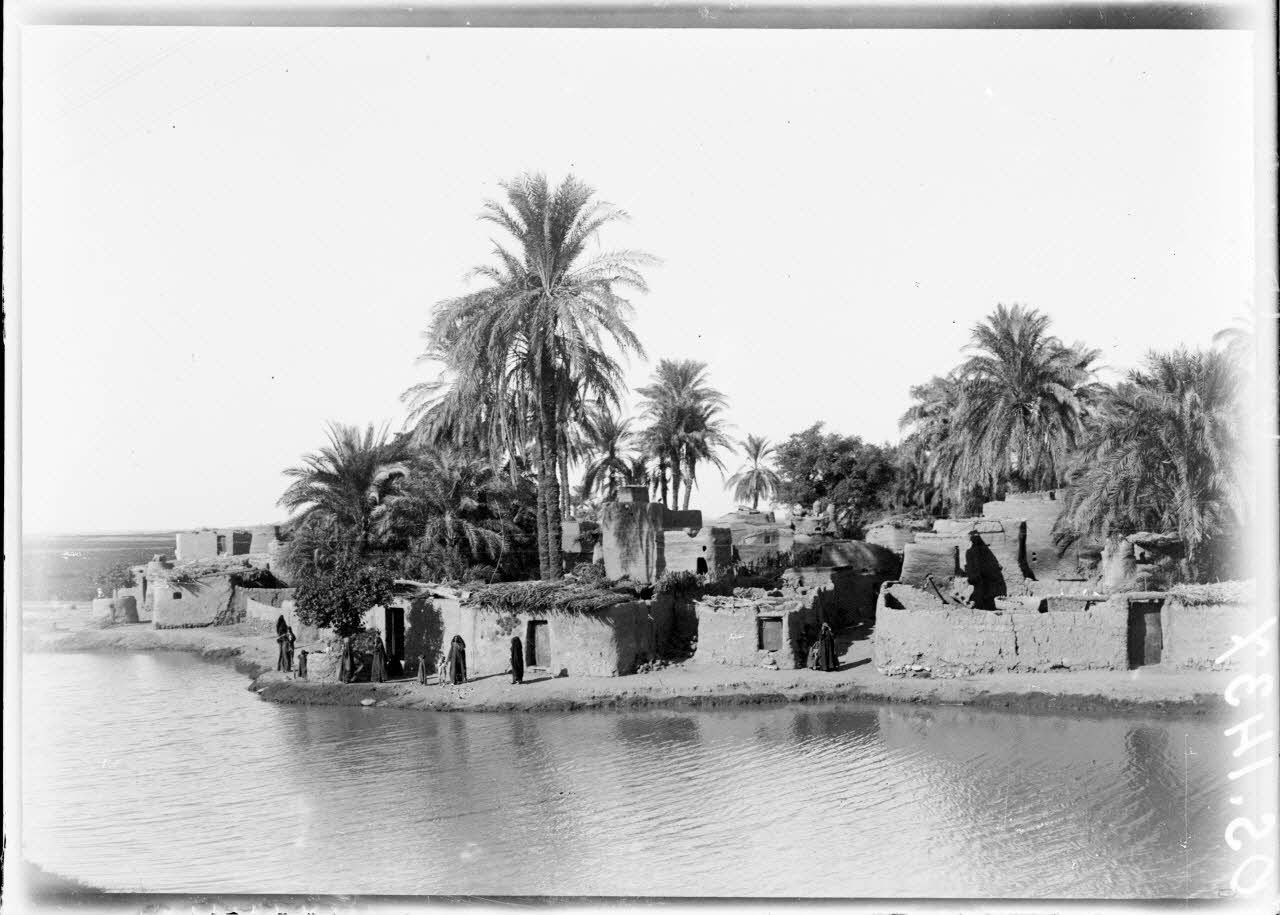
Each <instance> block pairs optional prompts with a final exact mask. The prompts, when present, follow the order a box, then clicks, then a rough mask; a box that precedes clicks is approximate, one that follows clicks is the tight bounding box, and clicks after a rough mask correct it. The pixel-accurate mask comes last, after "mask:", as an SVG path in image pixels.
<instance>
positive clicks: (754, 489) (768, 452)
mask: <svg viewBox="0 0 1280 915" xmlns="http://www.w3.org/2000/svg"><path fill="white" fill-rule="evenodd" d="M739 446H740V447H741V448H742V456H743V458H744V460H745V463H744V464H743V465H742V467H740V468H739V469H738V472H737V473H735V474H734V475H733V476H731V477H729V480H728V482H727V483H726V484H725V485H726V487H727V488H731V489H732V490H733V497H734V498H735V499H737V500H738V503H739V504H742V503H745V502H747V501H750V502H751V507H752V509H756V508H759V507H760V498H761V497H762V496H763V497H764V498H766V499H772V498H773V496H774V494H775V493H776V492H777V491H778V485H779V484H780V483H781V482H782V481H781V480H780V479H779V477H778V472H777V471H776V470H774V469H773V468H772V467H771V466H769V465H770V463H771V462H770V458H771V456H772V455H773V453H774V447H773V446H772V445H771V444H769V440H768V439H767V438H765V437H764V436H762V435H748V436H747V437H746V438H745V439H744V440H743V441H742V442H740V443H739Z"/></svg>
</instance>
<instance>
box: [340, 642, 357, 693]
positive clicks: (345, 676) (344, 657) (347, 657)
mask: <svg viewBox="0 0 1280 915" xmlns="http://www.w3.org/2000/svg"><path fill="white" fill-rule="evenodd" d="M340 651H341V653H340V654H339V656H338V682H339V683H350V682H351V679H352V677H353V676H354V675H355V658H354V657H353V656H352V654H351V638H350V636H348V637H347V638H345V639H343V640H342V648H341V649H340Z"/></svg>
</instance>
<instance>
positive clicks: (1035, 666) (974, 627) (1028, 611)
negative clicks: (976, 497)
mask: <svg viewBox="0 0 1280 915" xmlns="http://www.w3.org/2000/svg"><path fill="white" fill-rule="evenodd" d="M1036 603H1037V602H1032V603H1031V605H1029V606H1023V607H1017V608H1015V607H1014V605H1013V602H1009V603H1008V604H1006V606H1005V608H1004V609H1003V610H1001V611H1000V612H992V611H986V610H971V609H969V608H966V607H955V606H947V605H943V604H942V603H941V602H940V601H938V600H937V599H936V597H933V596H932V595H926V594H924V592H921V591H918V590H915V589H912V588H904V587H896V588H894V587H891V588H886V589H884V590H883V591H882V593H881V598H880V603H879V605H878V606H877V608H876V628H875V633H874V634H873V636H872V659H873V662H874V663H875V665H876V667H877V668H878V669H879V670H881V671H882V672H886V673H896V672H901V671H903V670H905V669H908V668H910V667H912V666H921V667H925V668H928V669H929V670H930V671H931V672H932V673H933V674H934V675H957V676H959V675H967V674H974V673H990V672H1004V671H1047V670H1054V669H1065V670H1098V669H1102V670H1124V669H1127V668H1128V642H1127V639H1128V604H1127V601H1125V600H1123V599H1112V600H1109V601H1106V602H1102V603H1099V604H1096V605H1091V606H1090V608H1089V609H1088V610H1052V611H1050V612H1046V613H1040V612H1038V611H1037V610H1035V609H1034V606H1035V604H1036Z"/></svg>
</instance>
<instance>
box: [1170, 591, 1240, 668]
mask: <svg viewBox="0 0 1280 915" xmlns="http://www.w3.org/2000/svg"><path fill="white" fill-rule="evenodd" d="M1259 622H1260V620H1258V619H1257V614H1256V613H1255V612H1254V609H1253V608H1252V607H1245V606H1241V605H1239V604H1196V605H1191V606H1186V605H1184V604H1182V603H1179V602H1178V600H1177V599H1176V598H1173V599H1170V600H1167V601H1165V605H1164V606H1163V607H1162V608H1161V610H1160V629H1161V632H1162V634H1163V636H1164V646H1163V650H1162V653H1161V657H1160V663H1161V666H1164V667H1172V668H1177V669H1184V670H1209V669H1214V670H1240V669H1241V668H1242V667H1244V666H1245V665H1246V664H1248V663H1250V661H1251V659H1252V658H1253V657H1254V656H1255V654H1254V652H1255V650H1254V649H1253V648H1245V649H1242V650H1240V651H1238V652H1236V653H1235V654H1234V655H1232V656H1231V657H1230V658H1228V659H1227V661H1226V662H1225V663H1224V664H1221V665H1219V664H1215V663H1214V662H1215V661H1216V659H1217V658H1220V657H1221V656H1222V655H1224V654H1226V653H1227V652H1228V651H1230V650H1231V647H1232V642H1231V636H1233V635H1237V636H1240V637H1241V638H1243V637H1244V636H1246V635H1248V634H1249V633H1250V632H1252V631H1253V630H1254V629H1256V628H1257V627H1258V624H1259Z"/></svg>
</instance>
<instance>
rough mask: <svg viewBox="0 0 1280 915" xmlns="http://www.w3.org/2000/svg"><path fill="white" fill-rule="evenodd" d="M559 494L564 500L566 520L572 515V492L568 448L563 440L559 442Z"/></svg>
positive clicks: (563, 509) (563, 507)
mask: <svg viewBox="0 0 1280 915" xmlns="http://www.w3.org/2000/svg"><path fill="white" fill-rule="evenodd" d="M560 492H561V494H562V496H561V497H562V498H563V499H564V504H563V506H562V511H563V512H564V517H566V518H568V517H570V516H572V515H573V490H572V489H570V488H569V447H568V444H567V443H566V442H565V441H564V440H563V439H562V440H561V442H560Z"/></svg>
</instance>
